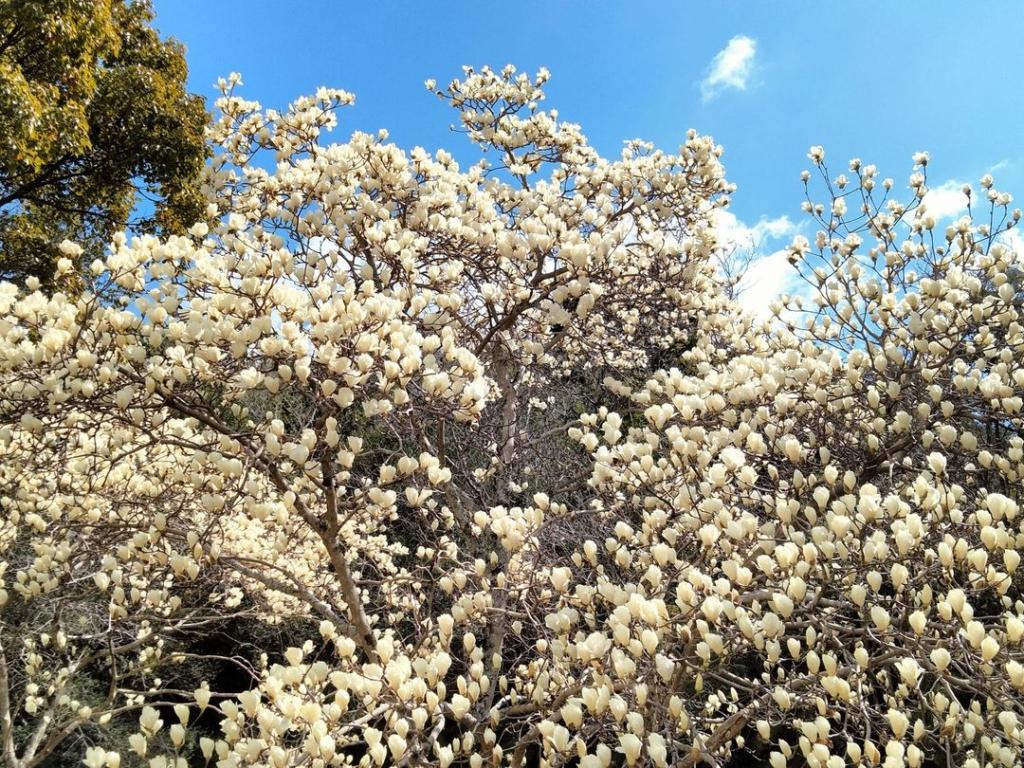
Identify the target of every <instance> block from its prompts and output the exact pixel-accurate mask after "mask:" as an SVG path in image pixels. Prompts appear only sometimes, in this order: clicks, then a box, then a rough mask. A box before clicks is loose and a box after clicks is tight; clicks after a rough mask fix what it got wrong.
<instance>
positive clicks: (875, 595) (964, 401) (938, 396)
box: [0, 67, 1024, 768]
mask: <svg viewBox="0 0 1024 768" xmlns="http://www.w3.org/2000/svg"><path fill="white" fill-rule="evenodd" d="M547 78H548V74H547V72H546V71H543V70H542V71H541V72H539V73H538V74H537V75H535V76H533V77H530V76H528V75H526V74H522V73H518V72H517V71H516V70H515V69H514V68H512V67H507V68H505V69H504V70H502V71H500V72H495V71H493V70H491V69H489V68H483V69H481V70H480V71H476V70H473V69H469V68H467V69H466V71H465V72H464V74H463V77H462V78H461V79H456V80H453V81H452V82H451V83H449V84H448V85H447V86H446V87H443V88H440V87H438V86H437V84H436V83H434V82H432V81H428V83H427V87H428V89H429V90H430V91H431V92H432V93H434V94H436V95H437V97H438V98H440V99H442V100H444V101H445V102H447V103H449V104H450V105H451V106H452V107H453V108H454V109H455V110H457V112H458V114H459V126H460V127H459V129H458V130H460V131H462V132H464V133H466V135H467V136H468V137H469V139H470V140H471V141H472V142H473V143H474V144H475V145H476V146H478V147H479V149H480V150H481V155H482V159H481V160H480V161H479V162H478V163H476V164H474V165H471V166H469V167H467V168H462V167H460V165H459V164H458V163H457V162H456V161H455V159H454V157H453V156H452V155H451V154H449V153H446V152H444V151H438V152H436V153H433V154H431V153H428V152H426V151H425V150H423V149H421V148H414V149H412V150H410V151H408V152H407V151H404V150H402V149H400V148H399V147H397V146H395V145H394V144H392V143H389V142H388V139H387V135H386V133H385V132H380V133H378V134H376V135H371V134H367V133H361V132H356V133H354V134H353V135H352V136H351V138H350V139H349V140H348V141H347V142H345V143H326V141H325V140H324V137H325V135H326V133H327V132H328V131H329V130H331V129H332V128H334V127H335V126H336V124H337V122H338V113H339V110H341V109H342V108H343V107H347V106H348V105H350V104H351V103H352V102H353V100H354V98H353V96H352V95H351V94H349V93H347V92H344V91H337V90H328V89H321V90H320V91H318V92H317V93H316V94H315V95H314V96H313V97H309V98H303V99H299V100H298V101H296V102H295V103H293V104H292V105H291V107H290V108H289V109H288V110H287V111H285V112H283V113H281V112H277V111H274V110H267V109H263V108H262V107H261V106H260V105H259V104H256V103H255V102H252V101H247V100H244V99H242V98H240V97H239V96H238V95H236V93H235V90H236V87H237V86H238V84H239V79H238V78H237V77H235V76H233V77H232V78H229V79H228V80H225V81H224V82H223V83H222V90H223V93H222V97H221V99H220V100H219V101H218V104H217V106H218V109H219V110H220V116H219V117H218V118H217V119H216V120H215V122H214V123H213V124H212V125H211V127H210V130H209V139H210V142H211V144H212V146H213V147H214V148H215V150H216V152H215V156H214V159H213V161H212V162H211V164H210V167H209V168H208V170H207V175H206V184H205V189H206V194H207V200H208V208H207V213H208V220H207V221H204V222H198V223H196V224H195V226H193V227H192V228H191V230H190V232H189V233H188V234H187V235H185V236H180V237H170V238H166V239H156V238H152V237H139V238H135V239H133V240H130V241H129V240H128V239H127V238H124V237H121V238H118V239H116V240H115V241H114V242H113V243H112V244H111V247H110V249H109V251H108V253H107V255H106V257H105V258H104V259H100V260H97V261H95V262H93V263H92V264H90V265H88V270H89V272H90V273H91V277H92V285H93V288H94V290H92V291H90V292H85V293H83V294H81V295H77V296H74V297H69V296H66V295H64V294H61V293H47V292H44V291H42V290H40V289H39V286H38V285H35V284H32V282H31V281H29V284H28V285H27V287H26V288H25V289H19V288H17V287H15V286H13V285H10V284H0V510H2V514H0V622H2V623H0V750H2V754H3V760H4V762H5V764H9V765H11V766H17V767H18V768H28V767H29V766H34V765H37V764H39V763H40V762H41V761H42V760H44V759H46V758H47V756H48V755H51V754H53V753H54V751H55V750H57V749H58V748H59V747H60V745H61V743H62V741H63V740H66V739H68V738H69V737H70V736H71V735H74V734H81V735H83V736H84V737H85V738H86V739H87V740H89V743H90V745H91V746H89V748H88V750H87V751H86V752H85V755H84V762H85V764H86V765H88V766H91V767H93V768H102V766H110V767H111V768H117V767H118V766H119V765H120V764H121V761H122V759H123V758H122V754H123V755H124V757H125V758H128V756H129V755H133V756H134V757H133V758H131V759H136V758H137V759H140V760H141V759H145V760H146V761H148V762H149V764H150V765H151V766H153V767H154V768H162V767H163V766H185V765H188V764H192V761H202V760H205V761H207V762H209V763H211V764H216V765H217V766H219V767H220V768H236V767H239V766H245V765H271V766H275V767H279V768H283V766H291V765H311V766H327V765H344V764H359V765H363V766H371V765H378V766H381V765H385V764H391V765H406V764H408V765H440V766H443V767H446V766H449V765H455V764H458V765H469V766H471V768H480V767H481V766H484V765H491V766H499V765H512V766H522V765H525V764H541V765H551V766H557V765H567V764H578V765H580V766H582V767H583V768H599V767H601V766H609V765H612V764H617V765H618V764H622V763H625V764H627V765H629V766H634V765H654V766H667V765H683V766H696V765H700V764H710V765H716V764H724V762H725V761H726V760H728V759H730V758H732V759H735V760H749V761H761V762H762V763H764V764H769V765H771V766H773V768H781V766H785V765H808V766H814V767H815V768H818V767H825V766H827V767H828V768H837V767H838V766H842V765H885V766H886V767H887V768H897V766H909V767H910V768H916V766H920V765H925V764H927V763H929V762H930V761H934V760H937V759H943V760H951V761H953V762H955V763H956V764H961V765H971V766H979V768H980V766H982V765H1005V766H1012V765H1016V764H1018V763H1019V759H1020V754H1021V751H1022V741H1024V720H1022V718H1024V706H1022V704H1021V703H1020V702H1021V701H1022V700H1024V695H1022V694H1024V647H1022V642H1024V599H1022V597H1021V587H1022V578H1024V577H1022V576H1021V572H1020V569H1019V565H1020V558H1021V552H1022V551H1024V527H1022V526H1024V516H1022V515H1021V514H1020V503H1021V499H1020V492H1019V484H1020V480H1021V477H1022V476H1024V436H1022V433H1021V426H1022V425H1021V408H1022V403H1024V399H1022V398H1024V350H1022V348H1021V345H1022V343H1024V338H1022V332H1024V326H1022V323H1021V299H1020V289H1019V285H1018V284H1019V282H1020V278H1021V271H1020V268H1019V257H1018V254H1017V253H1016V252H1015V251H1014V250H1013V248H1012V243H1013V240H1012V239H1011V238H1010V237H1009V235H1010V234H1012V233H1013V230H1012V227H1013V226H1014V225H1015V224H1016V223H1017V221H1019V218H1020V213H1019V212H1018V211H1016V210H1011V209H1010V207H1009V206H1010V203H1011V199H1010V197H1009V195H1007V194H1006V193H1002V192H998V191H995V190H994V188H993V182H992V180H991V179H988V178H986V179H983V180H982V187H983V189H985V190H986V192H985V193H984V196H985V197H986V199H987V203H988V205H989V208H990V216H988V217H987V221H986V223H984V224H981V225H978V224H975V223H974V222H972V221H971V220H970V219H969V218H964V219H961V220H959V221H956V222H953V223H951V224H950V225H949V226H948V227H945V228H943V227H942V226H941V224H940V222H938V221H936V219H935V218H934V217H933V216H932V215H931V214H930V213H929V212H928V210H927V206H926V204H925V203H922V199H923V198H924V197H925V194H926V192H927V177H926V175H925V173H924V168H925V166H926V165H927V162H928V158H927V156H924V155H922V156H919V157H915V163H917V164H918V166H920V170H917V169H915V173H914V175H913V176H912V177H911V179H910V191H911V196H912V200H911V201H910V202H909V203H906V204H903V203H897V202H895V201H894V200H893V199H890V197H889V194H888V193H889V191H890V190H891V189H892V187H893V182H891V180H885V181H883V182H881V183H880V184H878V186H880V187H881V188H882V190H883V192H884V193H885V194H884V196H883V197H882V199H879V195H880V194H881V193H880V192H878V191H877V190H876V176H877V172H876V170H875V169H874V168H873V167H872V166H870V165H863V164H861V162H860V161H852V162H851V163H850V170H849V173H850V176H849V177H847V176H846V175H840V176H838V177H836V178H833V177H832V175H831V174H830V172H829V171H828V168H827V166H826V165H825V155H824V150H822V149H821V148H820V147H815V148H812V150H811V153H810V159H811V160H812V161H813V162H814V164H815V167H816V168H817V170H818V172H819V173H820V175H821V177H822V181H823V187H824V188H825V190H826V194H827V199H825V200H823V201H821V202H816V201H814V200H812V199H811V190H812V187H811V186H810V184H809V180H810V176H811V174H810V173H807V174H806V175H805V181H806V182H808V198H807V203H806V206H805V210H806V211H807V212H808V214H809V215H810V216H811V217H813V219H814V221H815V222H816V224H817V226H818V227H819V230H820V231H819V232H818V233H817V234H816V236H815V237H814V238H813V241H811V240H808V239H807V238H797V239H796V240H795V241H794V242H793V244H792V246H791V248H790V253H791V262H792V263H793V265H794V267H795V269H796V270H797V271H798V272H799V274H800V275H802V276H803V277H804V279H805V281H806V286H807V287H806V289H805V290H803V291H802V292H801V293H800V294H799V295H796V296H794V297H792V298H786V299H784V300H781V301H780V302H778V303H777V304H776V305H775V306H774V307H773V310H774V313H775V317H773V318H770V319H757V318H755V317H753V316H752V315H750V314H749V313H746V312H744V311H743V309H742V307H741V306H738V305H737V304H736V303H735V302H734V301H732V300H731V299H730V298H729V296H728V292H727V291H726V290H724V283H723V280H722V279H721V276H720V274H719V272H718V266H717V265H718V263H719V260H718V256H719V250H720V246H719V242H718V239H717V238H718V235H717V233H716V229H715V225H714V222H715V215H714V214H715V211H716V209H718V208H720V207H722V206H724V205H726V204H727V203H728V200H729V195H730V194H731V193H732V192H733V188H732V186H731V185H730V184H729V183H728V182H727V181H726V180H725V177H724V172H723V169H722V165H721V163H720V160H719V158H720V155H721V148H720V147H718V146H717V145H716V144H715V143H714V142H713V140H712V139H710V138H709V137H705V136H699V135H698V134H696V133H695V132H690V133H688V134H687V136H686V139H685V142H684V144H683V146H682V147H680V148H679V150H678V152H677V153H675V154H668V153H665V152H662V151H660V150H656V149H655V148H653V147H652V146H650V145H648V144H646V143H644V142H640V141H634V142H630V143H628V144H627V146H626V148H625V149H624V151H623V153H622V155H621V157H620V158H618V159H614V160H610V159H606V158H603V157H601V156H600V155H599V154H598V153H597V152H596V150H594V149H593V148H592V147H590V146H589V144H588V143H587V140H586V138H585V136H584V135H583V133H582V130H581V129H580V127H579V126H577V125H574V124H572V123H567V122H564V121H562V120H561V119H560V118H559V115H558V113H557V112H555V111H544V110H541V109H540V104H541V102H542V101H543V99H544V93H543V88H542V86H543V85H544V83H545V81H546V80H547ZM943 229H944V231H940V230H943ZM64 253H65V259H64V260H62V264H61V269H64V270H70V269H72V268H73V267H74V264H75V262H76V260H78V259H79V257H80V255H81V250H80V249H79V248H78V246H76V245H75V244H73V243H66V244H65V246H64ZM229 619H239V620H245V621H251V622H261V623H263V624H270V625H273V624H280V623H282V622H304V624H303V626H307V627H309V628H310V630H311V631H309V632H308V633H307V634H308V636H307V637H305V638H304V639H303V640H302V642H301V643H298V644H296V645H295V646H294V647H287V648H269V647H268V648H264V649H262V650H263V653H262V655H261V656H260V658H259V659H257V660H256V661H255V663H254V664H252V665H251V666H248V667H246V672H247V674H248V675H249V684H248V686H247V688H246V689H245V690H220V691H218V690H213V689H211V687H210V685H209V684H207V683H200V684H198V687H195V689H194V690H191V689H189V690H185V689H181V688H178V687H173V686H170V685H164V683H163V680H164V679H165V678H167V677H169V676H171V675H173V674H175V672H174V670H175V669H177V668H180V667H181V665H182V663H183V662H184V661H186V660H187V659H188V658H189V657H190V655H191V654H193V652H194V651H193V650H192V649H191V646H188V645H187V643H186V642H185V638H188V637H194V636H195V635H196V634H197V633H201V632H203V631H205V630H206V629H207V628H210V627H214V626H217V625H218V622H224V621H226V620H229ZM97 670H99V672H97ZM97 674H99V675H100V676H101V678H102V680H103V686H102V690H99V689H95V690H94V689H91V688H89V687H88V686H84V685H82V684H81V681H82V680H84V679H85V678H86V677H89V676H92V677H91V678H90V679H92V678H95V676H96V675H97ZM210 711H212V712H214V713H215V720H216V722H217V723H218V725H217V731H216V732H215V733H211V732H210V731H209V730H203V728H202V727H200V725H199V724H198V722H199V721H200V720H202V721H204V722H209V720H210ZM125 718H130V720H131V723H132V726H131V727H132V733H131V735H130V737H129V738H128V739H127V743H126V744H120V745H119V744H109V743H105V742H103V740H102V737H101V735H100V734H102V726H104V725H106V724H108V723H110V722H112V721H114V720H119V721H123V720H124V719H125ZM14 723H17V727H15V725H14ZM26 734H27V735H26Z"/></svg>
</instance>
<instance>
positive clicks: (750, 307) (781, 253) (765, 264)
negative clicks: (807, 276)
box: [715, 211, 802, 317]
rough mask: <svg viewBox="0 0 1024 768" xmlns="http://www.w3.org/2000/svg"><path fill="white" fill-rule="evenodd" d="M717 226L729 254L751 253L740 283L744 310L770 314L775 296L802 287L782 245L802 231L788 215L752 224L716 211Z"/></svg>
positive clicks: (758, 313) (740, 300)
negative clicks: (733, 252) (770, 306)
mask: <svg viewBox="0 0 1024 768" xmlns="http://www.w3.org/2000/svg"><path fill="white" fill-rule="evenodd" d="M715 225H716V229H717V232H718V241H719V243H720V244H721V245H722V248H723V250H724V251H725V252H726V253H729V252H732V251H735V252H737V253H738V254H739V255H740V256H743V255H745V254H750V255H751V260H750V263H749V264H748V265H747V266H746V268H745V269H744V270H743V277H742V279H741V280H740V282H739V285H738V286H737V287H738V290H739V298H738V303H739V305H740V306H741V307H742V308H743V309H744V310H746V311H747V312H750V313H752V314H754V315H757V316H758V317H767V316H768V315H769V314H770V310H769V305H770V304H771V303H772V302H773V301H775V299H777V298H779V296H780V295H782V294H783V293H793V292H795V291H796V290H798V289H799V288H800V286H802V283H801V282H800V278H799V275H797V272H796V270H795V269H793V267H792V266H791V265H790V264H789V262H788V261H786V255H787V251H786V249H785V248H780V247H779V246H780V245H782V244H783V242H782V241H788V240H789V239H791V238H792V237H793V236H794V235H795V234H797V232H799V230H800V227H799V226H798V225H797V224H795V223H794V222H793V221H791V220H790V218H789V217H788V216H778V217H776V218H774V219H768V218H761V219H760V220H758V222H757V223H756V224H753V225H749V224H746V223H744V222H743V221H740V219H738V218H737V217H736V215H735V214H733V213H730V212H729V211H716V212H715ZM787 244H788V243H787ZM760 254H763V255H760Z"/></svg>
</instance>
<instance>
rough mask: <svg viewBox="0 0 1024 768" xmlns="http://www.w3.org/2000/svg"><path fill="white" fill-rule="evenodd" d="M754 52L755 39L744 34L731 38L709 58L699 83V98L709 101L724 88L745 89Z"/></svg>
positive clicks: (752, 65) (755, 49)
mask: <svg viewBox="0 0 1024 768" xmlns="http://www.w3.org/2000/svg"><path fill="white" fill-rule="evenodd" d="M755 53H757V40H755V39H754V38H752V37H747V36H746V35H736V37H734V38H732V39H731V40H730V41H729V42H728V43H726V45H725V48H723V49H722V50H720V51H719V52H718V53H716V54H715V58H713V59H712V60H711V64H710V66H709V67H708V73H707V75H706V76H705V77H704V79H703V80H701V83H700V94H701V98H702V99H703V100H704V101H710V100H711V99H713V98H715V96H717V95H718V93H719V92H720V91H722V90H724V89H726V88H733V89H735V90H738V91H743V90H746V88H747V81H748V80H749V79H750V75H751V74H752V73H753V70H754V54H755Z"/></svg>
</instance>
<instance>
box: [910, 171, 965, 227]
mask: <svg viewBox="0 0 1024 768" xmlns="http://www.w3.org/2000/svg"><path fill="white" fill-rule="evenodd" d="M963 185H964V183H963V182H962V181H956V180H955V179H950V180H949V181H945V182H943V183H942V184H940V185H939V186H937V187H932V188H931V189H929V190H928V192H927V193H926V194H925V196H924V199H923V200H922V201H921V203H922V205H924V206H925V210H927V212H928V213H929V214H931V215H932V216H934V217H935V218H936V219H938V220H940V221H941V220H942V219H948V218H951V217H953V216H956V217H960V216H963V215H965V214H966V213H967V195H965V194H964V193H963V189H962V187H963Z"/></svg>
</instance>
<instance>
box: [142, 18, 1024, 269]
mask: <svg viewBox="0 0 1024 768" xmlns="http://www.w3.org/2000/svg"><path fill="white" fill-rule="evenodd" d="M154 5H155V8H156V12H157V20H156V26H157V27H158V28H159V29H160V30H161V32H162V33H164V34H169V35H173V36H174V37H176V38H178V39H179V40H181V41H182V42H184V43H185V45H186V47H187V51H188V61H189V66H190V69H191V71H190V80H191V87H192V89H193V90H195V91H197V92H199V93H203V94H207V95H210V96H213V95H214V91H213V88H212V84H213V83H214V82H215V81H216V79H217V77H219V76H222V75H226V74H228V73H229V72H231V71H238V72H241V73H242V75H243V79H244V83H245V85H244V88H243V90H242V93H243V94H244V95H245V96H246V97H247V98H254V99H257V100H259V101H261V102H263V103H264V104H265V105H267V106H274V107H283V106H285V105H287V103H288V102H289V101H291V100H292V99H293V98H295V97H296V96H299V95H302V94H306V93H311V92H312V91H313V90H314V89H315V88H316V87H317V86H318V85H326V86H333V87H339V88H344V89H346V90H349V91H353V92H354V93H355V94H356V106H355V107H354V108H353V109H350V110H346V111H344V112H343V113H342V119H341V123H340V125H339V127H338V129H336V132H335V136H336V137H337V138H338V140H344V138H346V137H347V136H348V134H349V133H350V132H351V131H352V130H354V129H361V130H376V129H377V128H387V129H388V130H389V132H390V133H391V137H392V139H393V140H394V141H396V142H397V143H398V144H400V145H402V146H404V147H407V148H408V147H412V146H414V145H417V144H418V145H421V146H423V147H425V148H427V149H428V150H434V149H437V148H441V147H444V148H446V149H449V150H451V151H453V152H454V153H455V154H456V156H457V157H461V158H466V159H474V158H475V156H474V155H473V153H472V150H471V148H470V147H469V145H468V141H467V140H466V139H465V138H464V137H462V136H459V135H453V134H451V133H450V132H449V131H448V126H449V124H450V123H451V122H452V120H453V117H454V113H452V112H450V111H449V109H448V108H446V107H445V106H444V105H443V104H442V103H440V102H438V101H437V100H436V98H434V97H431V96H430V95H429V94H428V93H427V92H426V91H425V89H424V87H423V81H424V80H425V79H427V78H435V79H437V80H438V81H439V82H446V81H447V80H449V79H450V78H452V77H454V76H456V75H458V74H459V72H460V67H461V66H462V65H463V64H472V65H474V66H480V65H483V64H490V65H492V66H494V67H496V68H498V67H501V66H503V65H504V64H506V63H512V64H515V65H516V66H517V67H518V68H519V69H521V70H527V71H530V72H533V71H536V69H537V68H538V67H540V66H547V67H548V68H549V69H550V70H551V73H552V79H551V81H550V82H549V83H548V85H547V86H546V91H547V94H548V98H547V106H548V107H556V108H558V109H559V111H560V113H561V116H562V117H563V118H564V119H567V120H572V121H574V122H578V123H580V124H581V125H582V126H583V129H584V132H585V133H586V134H587V135H588V137H589V138H590V141H591V143H593V144H594V145H595V146H596V147H597V148H598V149H599V150H600V151H601V152H603V153H605V154H606V155H617V154H618V152H619V149H620V148H621V146H622V141H623V140H625V139H630V138H636V137H639V138H643V139H648V140H650V141H653V142H655V144H657V145H658V146H660V147H663V148H665V149H667V150H675V149H676V148H677V147H678V146H679V144H680V143H681V141H682V139H683V137H684V135H685V133H686V130H687V129H688V128H690V127H693V128H696V129H697V130H698V131H700V132H701V133H709V134H711V135H713V136H714V137H715V139H716V140H717V141H718V142H719V143H721V144H722V145H723V146H724V147H725V155H724V158H723V159H724V162H725V164H726V169H727V173H728V177H729V179H730V180H731V181H733V182H735V183H736V184H738V186H739V190H738V191H737V193H736V195H735V197H734V199H733V207H732V212H733V213H734V214H735V215H736V216H737V217H738V221H737V223H736V224H737V226H738V227H742V226H743V225H742V224H741V222H745V223H746V225H747V226H748V227H753V226H754V225H756V223H757V222H758V221H759V220H762V219H763V220H766V221H768V222H776V224H773V225H771V226H769V225H767V224H762V226H761V228H760V229H759V230H758V231H757V232H756V233H755V236H764V238H763V242H762V246H763V247H765V248H768V249H769V250H770V249H771V248H772V247H778V243H777V242H775V241H774V240H773V239H772V237H771V233H776V234H778V235H779V236H778V237H777V238H775V240H778V241H779V242H781V240H782V239H783V238H785V239H788V236H789V235H790V234H792V233H791V232H789V231H788V230H786V229H785V227H782V226H779V225H778V224H777V222H779V221H781V219H780V217H783V216H786V217H788V219H789V220H790V221H792V222H798V221H800V220H801V217H802V214H801V212H800V202H801V201H802V199H803V189H802V185H801V183H800V181H799V174H800V171H801V170H802V169H804V168H805V167H807V166H808V165H809V161H808V160H807V158H806V154H807V149H808V147H809V146H810V145H812V144H822V145H824V146H825V148H826V151H827V153H828V159H829V160H830V161H831V162H830V165H831V167H832V168H833V170H834V171H835V172H839V171H841V170H845V165H846V161H847V160H848V159H849V158H851V157H855V156H856V157H861V158H862V159H863V160H864V161H865V162H873V163H875V164H877V165H878V167H879V170H880V172H881V173H882V174H883V175H889V176H893V177H894V178H895V179H896V180H897V182H899V183H900V184H903V183H904V182H905V179H906V177H907V175H908V174H909V173H910V170H911V168H910V166H911V161H910V157H911V155H912V153H913V152H915V151H917V150H928V151H930V152H931V156H932V163H931V165H930V166H929V176H930V181H931V185H932V186H933V187H937V186H940V185H941V184H943V183H944V182H950V185H949V186H948V187H947V188H948V189H953V188H954V187H953V186H952V184H953V183H954V182H956V183H957V184H956V187H958V186H959V183H960V182H964V181H970V182H976V181H977V179H978V178H979V177H980V176H981V175H982V174H984V173H986V172H989V171H992V172H993V174H994V175H995V177H996V184H997V186H998V187H999V188H1000V189H1004V190H1007V191H1010V192H1013V193H1015V197H1017V198H1018V201H1019V200H1020V198H1021V197H1022V196H1024V4H1021V3H1019V2H1009V1H1005V2H998V1H996V2H986V3H984V4H982V3H974V2H963V1H960V2H953V1H952V0H937V1H934V2H927V3H926V2H896V3H881V2H851V3H824V2H822V3H810V2H788V3H782V2H778V3H775V2H772V3H768V2H764V3H761V2H758V3H755V2H720V3H688V2H643V1H642V0H634V1H633V2H615V3H613V2H606V1H602V0H589V1H587V2H584V1H583V0H578V1H577V0H573V1H568V0H565V1H562V2H559V1H558V0H554V1H549V2H544V3H542V2H515V3H479V2H477V3H469V2H460V1H452V2H436V3H431V2H426V1H425V0H421V2H412V1H411V0H403V1H401V2H398V1H395V2H385V1H383V0H377V1H376V2H368V1H367V2H358V3H349V2H342V1H341V0H335V1H334V2H331V1H330V0H288V1H287V2H283V1H282V0H277V1H276V2H271V1H270V0H212V1H211V0H205V1H203V2H200V0H154ZM716 57H717V58H716ZM748 233H749V230H748V229H742V228H741V234H742V235H743V236H746V235H747V234H748ZM766 277H767V276H766Z"/></svg>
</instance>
